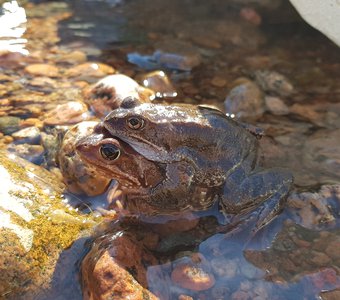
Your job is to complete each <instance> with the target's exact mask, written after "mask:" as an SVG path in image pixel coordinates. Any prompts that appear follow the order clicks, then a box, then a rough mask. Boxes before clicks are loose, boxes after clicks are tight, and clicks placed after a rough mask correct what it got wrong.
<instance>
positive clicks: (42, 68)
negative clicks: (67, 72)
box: [25, 64, 59, 77]
mask: <svg viewBox="0 0 340 300" xmlns="http://www.w3.org/2000/svg"><path fill="white" fill-rule="evenodd" d="M25 71H26V72H27V73H29V74H30V75H33V76H47V77H58V76H59V70H58V68H57V67H55V66H53V65H49V64H33V65H29V66H27V67H26V68H25Z"/></svg>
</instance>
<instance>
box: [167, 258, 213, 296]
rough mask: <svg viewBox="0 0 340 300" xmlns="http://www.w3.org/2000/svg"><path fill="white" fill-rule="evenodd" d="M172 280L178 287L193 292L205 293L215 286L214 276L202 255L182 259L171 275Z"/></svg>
mask: <svg viewBox="0 0 340 300" xmlns="http://www.w3.org/2000/svg"><path fill="white" fill-rule="evenodd" d="M174 263H175V264H176V262H174ZM171 279H172V281H173V282H174V283H175V284H176V285H178V286H180V287H182V288H185V289H189V290H192V291H204V290H207V289H210V288H211V287H212V286H214V284H215V278H214V275H213V274H211V272H210V270H209V266H208V265H207V262H206V261H205V259H204V257H203V256H202V255H194V256H192V257H191V258H185V259H180V261H179V262H177V264H176V265H175V267H174V269H173V271H172V273H171Z"/></svg>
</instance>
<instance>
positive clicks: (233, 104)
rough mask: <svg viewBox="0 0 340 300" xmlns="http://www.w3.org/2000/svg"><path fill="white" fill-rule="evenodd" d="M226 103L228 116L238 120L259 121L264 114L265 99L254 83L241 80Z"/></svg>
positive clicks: (237, 81)
mask: <svg viewBox="0 0 340 300" xmlns="http://www.w3.org/2000/svg"><path fill="white" fill-rule="evenodd" d="M235 83H236V84H237V85H236V86H235V87H234V88H233V89H232V90H231V91H230V92H229V95H228V96H227V98H226V100H225V101H224V105H225V109H226V112H227V114H229V115H235V117H236V118H237V119H241V120H244V119H248V120H257V119H259V118H260V117H261V116H262V115H263V113H264V108H265V106H264V98H263V94H262V92H261V90H260V88H259V87H258V86H257V84H256V83H254V82H253V81H251V80H249V79H246V78H240V79H238V80H236V82H235Z"/></svg>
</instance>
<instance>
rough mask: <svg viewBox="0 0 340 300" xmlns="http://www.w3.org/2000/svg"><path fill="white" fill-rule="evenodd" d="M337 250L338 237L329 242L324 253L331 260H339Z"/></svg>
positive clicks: (339, 255)
mask: <svg viewBox="0 0 340 300" xmlns="http://www.w3.org/2000/svg"><path fill="white" fill-rule="evenodd" d="M339 249H340V237H337V238H336V239H334V240H333V241H330V243H329V244H328V246H327V248H326V250H325V251H326V253H327V255H328V256H329V257H330V258H331V259H333V260H339V259H340V251H339Z"/></svg>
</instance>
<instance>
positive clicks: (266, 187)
mask: <svg viewBox="0 0 340 300" xmlns="http://www.w3.org/2000/svg"><path fill="white" fill-rule="evenodd" d="M292 182H293V178H292V175H291V173H289V172H288V171H285V170H282V169H268V170H262V171H258V172H256V173H251V174H246V173H245V172H244V170H240V169H238V170H236V171H235V172H234V173H232V174H231V175H230V176H229V177H228V179H227V181H226V183H225V185H224V187H223V195H222V199H221V200H222V201H221V205H222V207H223V211H224V212H225V213H226V214H233V215H236V216H237V218H238V217H240V218H241V219H242V216H246V218H250V217H254V216H255V217H256V218H257V220H256V225H255V231H257V230H259V229H261V228H262V227H263V226H265V225H266V224H268V223H269V222H270V221H271V220H272V219H273V218H274V217H275V216H277V215H278V214H279V213H280V212H281V210H282V209H283V206H284V204H285V201H286V198H287V195H288V192H289V191H290V189H291V186H292Z"/></svg>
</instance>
